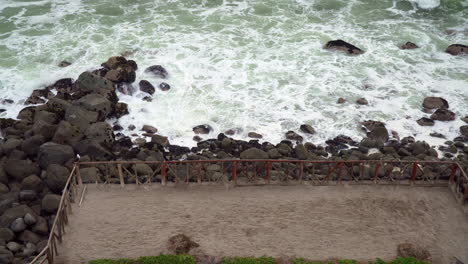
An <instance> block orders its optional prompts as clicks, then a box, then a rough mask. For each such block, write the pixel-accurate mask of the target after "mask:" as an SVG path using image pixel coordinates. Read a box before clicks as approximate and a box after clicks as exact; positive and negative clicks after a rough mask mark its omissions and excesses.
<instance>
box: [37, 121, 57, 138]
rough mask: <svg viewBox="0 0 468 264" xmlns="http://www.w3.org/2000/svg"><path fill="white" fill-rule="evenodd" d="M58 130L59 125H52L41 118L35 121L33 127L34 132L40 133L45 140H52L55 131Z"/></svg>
mask: <svg viewBox="0 0 468 264" xmlns="http://www.w3.org/2000/svg"><path fill="white" fill-rule="evenodd" d="M56 130H57V125H52V124H49V123H46V122H44V121H42V120H39V121H37V122H34V125H33V127H32V132H33V134H34V135H40V136H42V137H43V138H44V139H45V140H50V139H52V137H53V136H54V134H55V131H56Z"/></svg>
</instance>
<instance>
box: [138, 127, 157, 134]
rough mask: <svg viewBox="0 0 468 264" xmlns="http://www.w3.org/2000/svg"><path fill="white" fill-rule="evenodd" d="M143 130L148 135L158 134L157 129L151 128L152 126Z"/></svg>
mask: <svg viewBox="0 0 468 264" xmlns="http://www.w3.org/2000/svg"><path fill="white" fill-rule="evenodd" d="M141 130H142V131H145V132H146V133H150V134H155V133H157V132H158V129H157V128H155V127H153V126H150V125H144V126H143V128H142V129H141Z"/></svg>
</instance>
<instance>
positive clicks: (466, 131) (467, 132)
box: [460, 125, 468, 137]
mask: <svg viewBox="0 0 468 264" xmlns="http://www.w3.org/2000/svg"><path fill="white" fill-rule="evenodd" d="M460 134H462V135H463V136H465V137H468V125H466V126H461V127H460Z"/></svg>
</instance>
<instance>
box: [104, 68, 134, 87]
mask: <svg viewBox="0 0 468 264" xmlns="http://www.w3.org/2000/svg"><path fill="white" fill-rule="evenodd" d="M104 78H106V79H108V80H109V81H112V82H116V83H120V82H125V83H132V82H134V81H135V79H136V74H135V71H134V70H133V67H132V66H130V65H127V64H125V65H120V66H119V67H118V68H117V69H112V70H109V71H108V72H107V73H106V75H105V76H104Z"/></svg>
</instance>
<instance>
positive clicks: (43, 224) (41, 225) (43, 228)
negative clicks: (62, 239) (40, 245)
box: [31, 216, 49, 235]
mask: <svg viewBox="0 0 468 264" xmlns="http://www.w3.org/2000/svg"><path fill="white" fill-rule="evenodd" d="M31 231H33V232H34V233H36V234H39V235H48V234H49V226H48V225H47V220H46V219H45V218H44V217H40V216H38V217H36V223H35V224H34V225H33V226H32V227H31Z"/></svg>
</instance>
